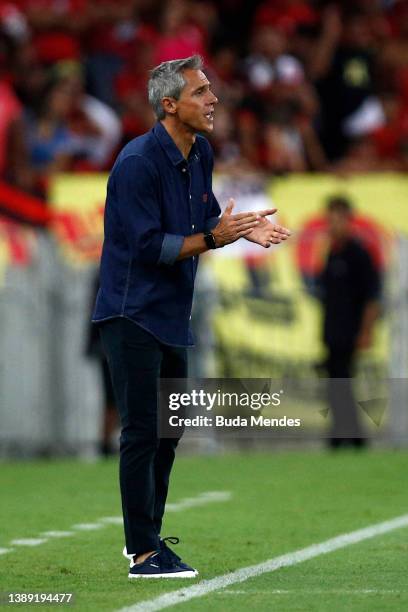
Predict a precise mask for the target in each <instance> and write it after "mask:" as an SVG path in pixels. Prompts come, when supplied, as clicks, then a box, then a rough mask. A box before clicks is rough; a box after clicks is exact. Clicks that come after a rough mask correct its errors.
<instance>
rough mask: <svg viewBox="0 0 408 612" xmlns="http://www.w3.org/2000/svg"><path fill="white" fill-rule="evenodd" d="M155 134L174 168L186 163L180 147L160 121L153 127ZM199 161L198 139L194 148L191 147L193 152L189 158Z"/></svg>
mask: <svg viewBox="0 0 408 612" xmlns="http://www.w3.org/2000/svg"><path fill="white" fill-rule="evenodd" d="M153 133H154V135H155V136H156V138H157V140H158V141H159V142H160V144H161V146H162V147H163V149H164V150H165V152H166V154H167V156H168V158H169V159H170V161H171V163H172V164H173V165H174V166H178V165H179V164H185V163H186V160H185V159H184V157H183V155H182V153H181V151H180V149H179V148H178V146H177V145H176V143H175V142H174V140H173V139H172V137H171V136H170V134H169V133H168V131H167V130H166V128H165V127H164V125H163V124H162V123H161V122H160V121H158V122H157V123H156V125H155V126H154V127H153ZM199 159H200V152H199V149H198V146H197V139H196V141H195V142H194V144H193V146H192V147H191V151H190V154H189V156H188V161H189V162H191V161H198V160H199Z"/></svg>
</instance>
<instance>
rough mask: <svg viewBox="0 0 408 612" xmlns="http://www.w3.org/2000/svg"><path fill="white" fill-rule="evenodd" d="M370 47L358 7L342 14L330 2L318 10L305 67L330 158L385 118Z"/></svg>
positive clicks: (369, 36) (372, 41) (369, 35)
mask: <svg viewBox="0 0 408 612" xmlns="http://www.w3.org/2000/svg"><path fill="white" fill-rule="evenodd" d="M375 51H376V48H375V38H374V37H373V35H372V33H371V31H370V28H369V24H368V23H367V21H366V17H365V13H364V12H363V11H361V10H357V9H354V10H352V11H351V12H348V13H345V14H344V15H343V14H342V12H341V10H340V9H339V8H338V7H337V6H336V5H329V6H328V7H327V8H326V9H325V10H324V12H323V15H322V30H321V35H320V37H319V38H318V39H317V41H316V46H315V52H314V54H313V55H312V57H311V63H310V65H309V67H308V73H309V75H310V77H311V78H312V80H313V81H314V82H315V84H316V87H317V91H318V94H319V98H320V102H321V112H320V130H319V131H320V137H321V140H322V144H323V147H324V150H325V152H326V155H327V157H328V158H329V159H330V160H338V159H339V158H341V157H344V156H345V155H346V154H347V150H348V145H349V144H350V143H351V142H352V141H353V139H358V138H361V137H363V136H366V135H367V134H370V133H371V132H373V131H374V130H375V129H377V128H379V127H381V126H382V125H383V124H384V122H385V117H384V111H383V108H382V106H381V103H380V100H379V98H378V96H377V95H376V92H377V82H376V70H375V65H376V64H375V61H376V54H375Z"/></svg>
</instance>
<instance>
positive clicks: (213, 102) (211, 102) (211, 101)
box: [210, 91, 218, 104]
mask: <svg viewBox="0 0 408 612" xmlns="http://www.w3.org/2000/svg"><path fill="white" fill-rule="evenodd" d="M210 94H211V97H210V104H218V98H217V96H216V95H215V94H214V93H213V92H212V91H210Z"/></svg>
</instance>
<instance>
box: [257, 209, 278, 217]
mask: <svg viewBox="0 0 408 612" xmlns="http://www.w3.org/2000/svg"><path fill="white" fill-rule="evenodd" d="M277 210H278V209H277V208H267V209H266V210H256V211H255V212H256V214H257V215H259V216H260V217H267V216H268V215H274V214H275V213H276V211H277Z"/></svg>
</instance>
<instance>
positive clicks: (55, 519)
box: [0, 451, 408, 612]
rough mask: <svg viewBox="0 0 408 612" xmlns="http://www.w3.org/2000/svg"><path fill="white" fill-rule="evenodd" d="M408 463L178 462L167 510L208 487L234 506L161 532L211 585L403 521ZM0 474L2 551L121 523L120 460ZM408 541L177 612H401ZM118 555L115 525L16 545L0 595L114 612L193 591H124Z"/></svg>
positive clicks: (382, 459) (353, 549)
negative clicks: (78, 527) (39, 596)
mask: <svg viewBox="0 0 408 612" xmlns="http://www.w3.org/2000/svg"><path fill="white" fill-rule="evenodd" d="M407 458H408V454H407V453H405V452H391V451H372V452H368V453H365V454H357V453H353V452H348V453H347V452H343V453H338V454H333V455H332V454H326V453H323V452H297V453H289V452H283V453H271V454H267V453H252V452H251V453H247V454H235V455H224V456H222V455H221V456H210V457H207V456H206V457H179V458H178V459H177V461H176V464H175V469H174V473H173V480H172V486H171V494H170V499H169V501H172V502H176V501H178V500H180V499H182V498H184V497H190V496H194V495H197V494H199V493H201V492H203V491H209V490H223V491H231V492H232V499H231V500H230V501H226V502H219V503H212V504H208V505H205V506H201V507H195V508H191V509H188V510H185V511H184V512H183V513H169V514H168V515H167V518H166V522H165V525H164V530H163V533H164V535H178V536H180V537H181V539H182V542H181V544H180V545H179V546H178V547H177V552H178V553H179V554H180V553H181V556H182V557H183V558H184V559H185V560H186V561H187V562H191V563H192V564H194V565H195V566H196V567H198V569H199V570H200V579H205V578H211V577H214V576H217V575H220V574H224V573H226V572H228V571H233V570H235V569H237V568H239V567H245V566H247V565H251V564H254V563H259V562H261V561H264V560H266V559H269V558H271V557H274V556H278V555H281V554H283V553H286V552H290V551H293V550H296V549H299V548H304V547H305V546H308V545H310V544H313V543H316V542H320V541H322V540H325V539H328V538H331V537H333V536H335V535H338V534H341V533H344V532H348V531H353V530H355V529H359V528H362V527H365V526H367V525H370V524H373V523H376V522H381V521H383V520H387V519H390V518H393V517H395V516H399V515H402V514H406V513H407V512H408V491H407V488H406V486H405V482H406V471H407ZM0 473H1V476H0V487H1V498H2V503H1V506H0V526H1V527H0V547H8V546H9V542H10V540H12V539H13V538H29V537H38V536H39V533H40V532H41V531H46V530H69V529H70V527H71V526H72V525H73V524H75V523H86V522H95V521H96V520H97V519H99V518H101V517H103V516H116V515H119V514H120V502H119V491H118V484H117V465H116V462H115V461H112V462H110V461H109V462H101V463H96V464H86V463H81V462H74V461H58V462H32V463H12V464H10V463H5V464H2V465H1V470H0ZM407 531H408V530H407V529H405V530H404V529H402V530H398V531H395V532H392V533H389V534H386V535H383V536H379V537H376V538H374V539H372V540H368V541H365V542H362V543H360V544H356V545H352V546H349V547H347V548H345V549H342V550H339V551H336V552H333V553H329V554H328V555H324V556H320V557H317V558H315V559H312V560H310V561H306V562H304V563H301V564H299V565H297V566H293V567H289V568H283V569H281V570H278V571H276V572H273V573H270V574H264V575H262V576H260V577H258V578H252V579H250V580H247V581H246V582H243V583H241V584H238V585H234V586H232V587H229V588H228V589H227V591H226V592H223V591H222V590H220V591H218V592H216V593H212V594H210V595H208V596H206V597H202V598H199V599H196V600H191V601H189V602H187V603H186V604H179V605H177V606H175V607H174V608H173V609H175V610H176V609H177V610H178V609H180V611H181V610H182V609H184V610H186V611H188V612H190V611H195V610H200V611H207V610H209V609H211V610H217V611H218V610H219V611H220V612H221V611H225V610H234V611H236V610H244V609H245V610H247V609H248V607H251V608H252V610H257V611H258V610H259V611H264V610H265V611H267V610H272V609H274V610H278V611H279V612H281V611H283V612H286V611H291V610H307V611H315V610H316V611H321V612H326V611H327V610H332V611H337V610H339V611H343V610H344V611H345V610H356V611H370V612H371V611H372V610H378V611H380V610H381V611H386V610H401V611H402V610H406V609H408V577H407V572H406V559H407V552H408V544H407ZM122 546H123V535H122V529H121V527H120V526H115V525H109V526H107V527H105V528H103V529H100V530H98V531H95V532H78V533H77V534H75V536H73V537H69V538H66V539H64V538H60V539H55V540H49V541H48V542H47V543H45V544H42V545H40V546H37V547H34V548H26V549H25V550H24V551H23V550H22V549H18V548H16V549H15V551H14V552H11V553H9V554H6V555H2V556H0V591H2V592H4V591H17V592H21V591H24V592H29V591H31V592H33V591H34V592H50V591H55V592H57V591H58V592H73V593H75V596H76V605H75V609H77V610H81V612H82V610H84V611H88V610H92V611H93V610H98V611H99V610H101V611H103V610H115V609H118V608H120V607H122V606H125V605H130V604H133V603H136V602H139V601H143V600H147V599H151V598H154V597H156V596H158V595H160V594H163V593H165V592H168V591H170V590H173V589H176V588H180V586H189V585H190V584H193V581H173V580H172V581H171V582H168V581H163V580H159V581H153V582H150V581H143V582H140V581H134V582H129V581H128V580H127V577H126V576H127V565H126V561H125V559H123V557H122V556H121V549H122ZM194 582H196V581H194ZM365 591H368V592H365ZM370 591H371V592H370ZM14 607H16V606H14ZM19 607H20V609H23V608H27V609H32V607H33V606H30V607H29V606H19ZM48 608H49V609H51V607H45V606H41V609H43V610H44V609H48ZM52 609H54V610H55V607H53V608H52Z"/></svg>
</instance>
